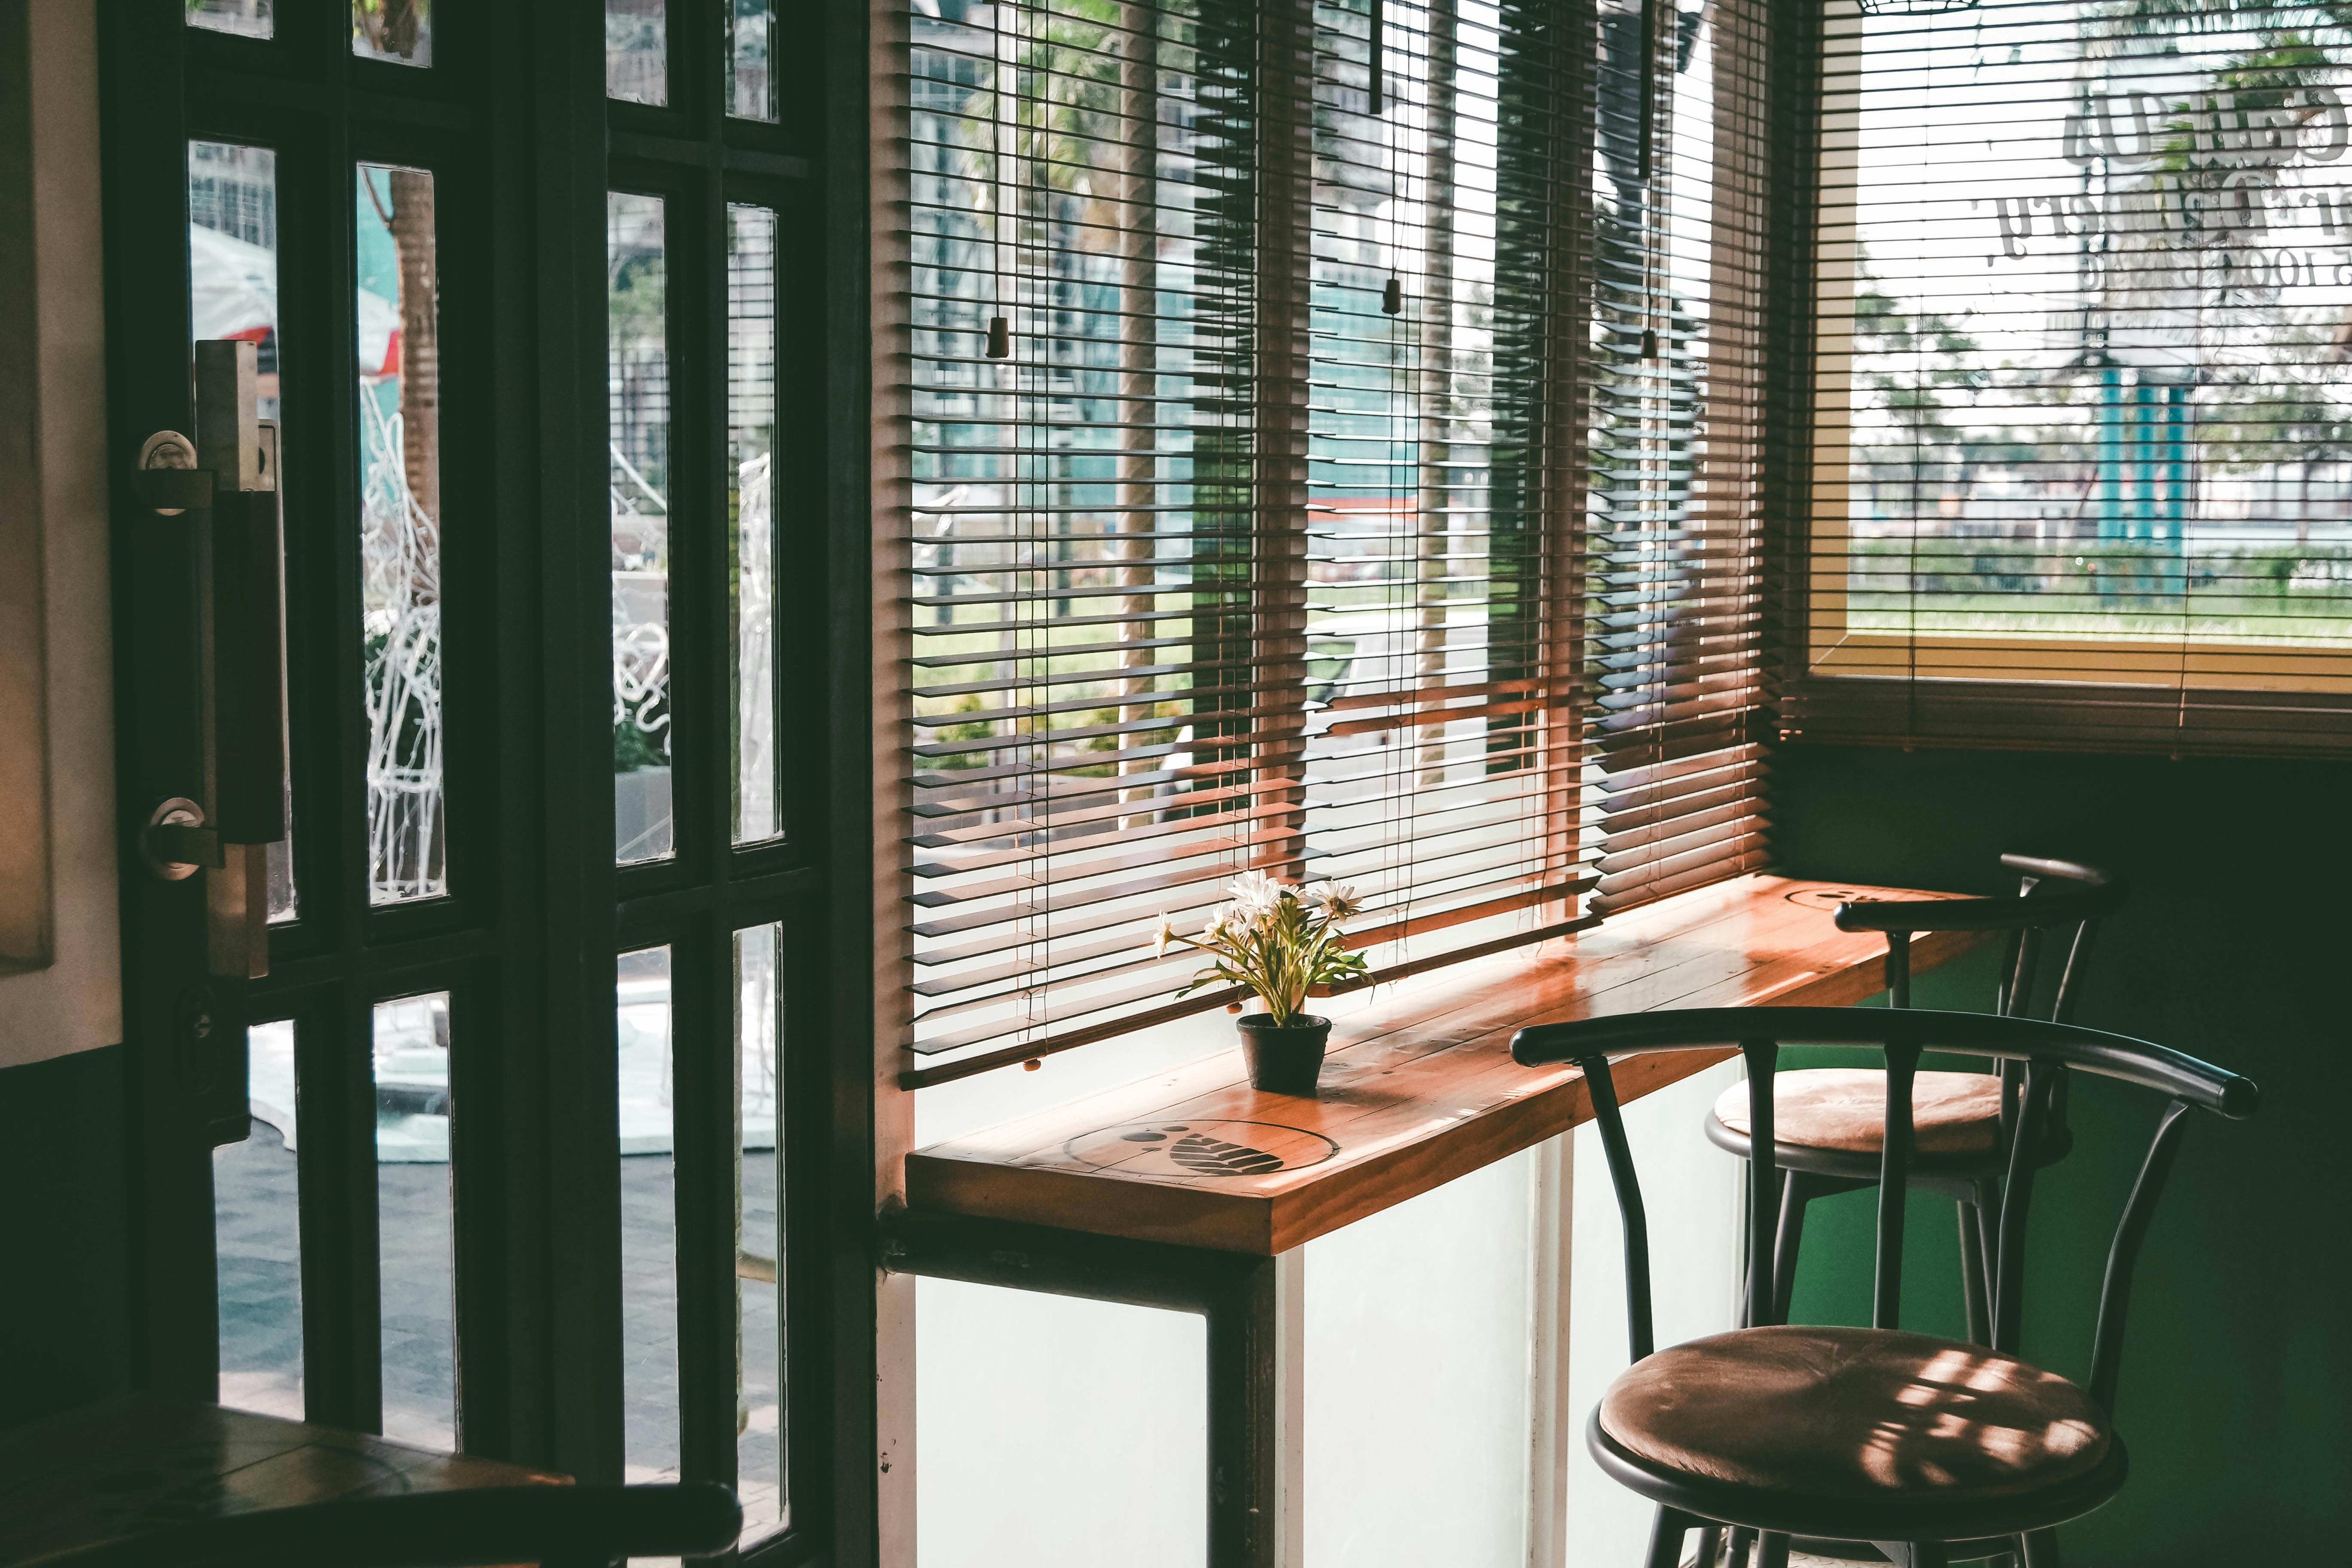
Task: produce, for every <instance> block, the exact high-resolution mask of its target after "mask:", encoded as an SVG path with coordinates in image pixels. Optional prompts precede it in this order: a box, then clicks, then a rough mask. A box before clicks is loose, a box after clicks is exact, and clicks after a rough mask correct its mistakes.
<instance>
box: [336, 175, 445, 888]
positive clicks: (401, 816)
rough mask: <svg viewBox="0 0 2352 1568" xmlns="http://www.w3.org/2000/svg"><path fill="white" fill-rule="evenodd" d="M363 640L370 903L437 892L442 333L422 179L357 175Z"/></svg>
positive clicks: (430, 211)
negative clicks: (366, 731)
mask: <svg viewBox="0 0 2352 1568" xmlns="http://www.w3.org/2000/svg"><path fill="white" fill-rule="evenodd" d="M358 195H359V200H358V212H357V216H358V224H359V232H358V247H357V260H358V279H359V290H358V295H357V298H356V300H355V303H356V306H357V314H358V322H359V375H360V384H359V409H360V617H361V618H360V638H361V649H362V669H363V672H364V681H365V689H364V691H363V697H364V700H365V701H366V704H367V721H368V733H367V784H368V855H369V867H370V872H369V884H368V899H369V901H370V902H372V903H377V904H390V903H398V902H401V901H402V900H408V899H430V898H436V897H438V896H440V895H441V894H443V893H446V892H447V891H448V876H447V867H446V859H445V857H444V824H443V819H442V787H441V786H442V779H441V770H442V757H441V745H442V735H441V341H440V340H441V334H440V327H439V310H438V308H437V296H438V291H439V278H438V271H437V266H436V253H435V241H434V204H433V176H432V175H431V174H427V173H425V171H424V170H421V169H393V168H379V167H377V166H375V165H373V164H369V163H362V164H361V165H360V168H359V193H358Z"/></svg>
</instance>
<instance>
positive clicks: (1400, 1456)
mask: <svg viewBox="0 0 2352 1568" xmlns="http://www.w3.org/2000/svg"><path fill="white" fill-rule="evenodd" d="M1536 1158H1537V1156H1536V1155H1535V1154H1534V1153H1533V1152H1526V1153H1520V1154H1516V1155H1513V1156H1512V1157H1511V1158H1509V1159H1507V1160H1497V1161H1496V1162H1495V1163H1493V1164H1491V1165H1488V1166H1487V1167H1486V1168H1485V1169H1484V1170H1481V1171H1477V1172H1475V1173H1472V1174H1470V1175H1467V1176H1464V1177H1462V1178H1461V1179H1460V1180H1458V1181H1454V1182H1449V1183H1447V1184H1445V1185H1444V1186H1442V1187H1439V1188H1438V1189H1437V1190H1436V1191H1434V1192H1430V1193H1424V1194H1422V1195H1421V1196H1419V1197H1417V1198H1414V1199H1412V1200H1411V1201H1410V1202H1407V1203H1402V1204H1399V1205H1397V1206H1396V1207H1394V1208H1391V1209H1388V1210H1385V1211H1383V1212H1382V1213H1381V1214H1378V1215H1373V1216H1372V1217H1371V1218H1370V1219H1366V1220H1363V1221H1361V1222H1360V1223H1358V1224H1355V1225H1351V1226H1347V1227H1346V1228H1345V1229H1343V1230H1339V1231H1335V1232H1333V1233H1332V1234H1331V1235H1329V1236H1326V1237H1320V1238H1319V1239H1318V1240H1315V1241H1311V1242H1309V1243H1307V1258H1306V1263H1307V1268H1306V1302H1305V1310H1306V1319H1307V1321H1306V1347H1307V1358H1306V1359H1307V1371H1306V1379H1307V1423H1306V1426H1307V1439H1306V1440H1307V1451H1306V1475H1307V1485H1306V1513H1307V1520H1306V1534H1307V1568H1421V1565H1422V1564H1424V1563H1444V1564H1446V1568H1523V1565H1524V1564H1525V1563H1527V1562H1528V1555H1527V1549H1526V1545H1525V1530H1526V1517H1527V1492H1528V1479H1527V1478H1528V1389H1529V1387H1530V1383H1529V1374H1530V1362H1529V1350H1530V1342H1529V1338H1528V1329H1529V1318H1528V1302H1529V1300H1530V1295H1529V1289H1530V1285H1529V1280H1530V1274H1529V1268H1530V1262H1531V1253H1530V1249H1529V1246H1528V1238H1529V1236H1530V1230H1529V1226H1528V1215H1529V1197H1530V1195H1531V1192H1532V1175H1533V1170H1534V1166H1535V1163H1536ZM1408 1260H1409V1261H1408ZM1437 1432H1443V1433H1444V1434H1445V1435H1446V1436H1445V1439H1444V1441H1443V1442H1438V1443H1429V1442H1424V1441H1421V1440H1419V1438H1420V1437H1421V1436H1422V1435H1423V1434H1429V1433H1437Z"/></svg>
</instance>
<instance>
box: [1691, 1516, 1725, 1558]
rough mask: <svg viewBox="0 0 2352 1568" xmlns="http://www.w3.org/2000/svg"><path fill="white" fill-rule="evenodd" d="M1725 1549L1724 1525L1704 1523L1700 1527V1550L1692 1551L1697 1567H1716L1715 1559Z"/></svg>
mask: <svg viewBox="0 0 2352 1568" xmlns="http://www.w3.org/2000/svg"><path fill="white" fill-rule="evenodd" d="M1722 1550H1723V1526H1721V1525H1719V1524H1702V1525H1700V1526H1699V1527H1698V1550H1697V1551H1696V1552H1693V1553H1691V1562H1692V1563H1694V1564H1695V1565H1696V1568H1715V1560H1716V1557H1717V1554H1718V1553H1720V1552H1722Z"/></svg>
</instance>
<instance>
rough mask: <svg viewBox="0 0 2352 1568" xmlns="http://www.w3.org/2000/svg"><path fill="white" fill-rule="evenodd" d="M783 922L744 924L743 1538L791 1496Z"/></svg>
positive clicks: (776, 1517)
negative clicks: (779, 967) (784, 1262)
mask: <svg viewBox="0 0 2352 1568" xmlns="http://www.w3.org/2000/svg"><path fill="white" fill-rule="evenodd" d="M781 930H782V928H781V927H778V926H772V925H764V926H753V927H752V928H751V930H749V931H737V932H736V933H735V1044H736V1052H735V1061H736V1070H737V1073H738V1075H739V1076H738V1081H737V1084H736V1089H737V1094H736V1100H735V1103H736V1107H737V1122H736V1131H737V1133H738V1134H739V1136H738V1137H737V1138H736V1141H735V1142H736V1146H737V1148H738V1149H739V1150H740V1151H741V1153H740V1157H739V1159H738V1161H737V1163H736V1178H735V1304H736V1320H735V1321H736V1344H737V1349H738V1353H739V1355H740V1366H739V1376H738V1378H737V1384H736V1389H737V1403H736V1407H735V1427H736V1432H737V1434H738V1436H737V1438H736V1448H735V1472H736V1480H735V1495H736V1496H737V1497H738V1498H739V1499H740V1500H741V1501H742V1504H743V1538H744V1540H746V1541H747V1542H748V1541H751V1540H753V1539H756V1538H757V1537H759V1536H761V1535H766V1534H768V1533H770V1532H772V1531H775V1530H778V1529H781V1528H782V1526H783V1525H784V1524H785V1523H786V1522H787V1521H789V1520H790V1518H791V1514H790V1510H789V1509H788V1507H787V1506H786V1504H785V1501H784V1485H783V1483H784V1433H783V1397H782V1391H783V1383H784V1380H783V1372H784V1343H783V1328H784V1325H783V1309H782V1279H781V1274H780V1269H781V1264H780V1262H779V1260H780V1259H781V1258H782V1257H783V1256H784V1250H783V1240H784V1238H783V1226H782V1217H781V1216H782V1205H781V1204H780V1203H779V1201H778V1200H779V1198H780V1196H781V1194H782V1192H783V1185H784V1179H783V1058H782V1044H783V999H782V993H781V992H780V991H779V989H778V987H777V984H776V979H777V976H776V942H777V937H778V934H779V932H780V931H781Z"/></svg>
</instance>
